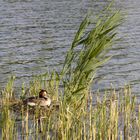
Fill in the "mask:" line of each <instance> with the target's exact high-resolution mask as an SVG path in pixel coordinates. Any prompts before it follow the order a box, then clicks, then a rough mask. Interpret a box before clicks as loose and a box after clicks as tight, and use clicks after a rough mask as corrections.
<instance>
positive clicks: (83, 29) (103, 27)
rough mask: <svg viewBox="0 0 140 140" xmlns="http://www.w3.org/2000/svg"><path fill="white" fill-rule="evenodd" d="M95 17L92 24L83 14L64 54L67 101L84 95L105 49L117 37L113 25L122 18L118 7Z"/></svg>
mask: <svg viewBox="0 0 140 140" xmlns="http://www.w3.org/2000/svg"><path fill="white" fill-rule="evenodd" d="M96 20H97V21H96V24H95V25H94V24H92V22H91V20H90V17H89V16H86V18H85V19H84V20H83V22H82V23H81V25H80V27H79V29H78V31H77V33H76V35H75V38H74V40H73V42H72V46H71V48H70V50H69V51H68V53H67V55H66V59H65V62H64V66H63V70H62V75H63V84H64V87H65V89H64V96H65V99H66V100H67V101H68V102H71V100H73V98H77V97H78V98H81V99H82V98H83V97H85V95H83V93H84V92H83V90H88V89H89V86H90V84H91V83H92V81H93V80H94V77H95V74H96V71H97V69H98V68H99V67H100V66H101V65H103V64H104V63H105V62H107V61H108V60H109V59H110V57H106V53H107V52H108V51H109V49H110V48H111V47H112V45H113V44H114V43H115V41H116V40H117V31H116V28H117V27H118V26H119V25H120V24H121V22H122V16H121V14H120V12H119V11H117V12H115V13H112V14H109V15H106V16H100V17H98V18H97V19H96ZM77 95H78V96H77Z"/></svg>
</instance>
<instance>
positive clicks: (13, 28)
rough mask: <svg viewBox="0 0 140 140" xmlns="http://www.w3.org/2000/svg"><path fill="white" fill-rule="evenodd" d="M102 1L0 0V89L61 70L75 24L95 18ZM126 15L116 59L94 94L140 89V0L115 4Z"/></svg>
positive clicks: (105, 70)
mask: <svg viewBox="0 0 140 140" xmlns="http://www.w3.org/2000/svg"><path fill="white" fill-rule="evenodd" d="M107 4H108V2H106V0H99V1H98V2H96V1H95V0H0V87H3V86H4V85H5V84H6V82H7V79H8V77H9V76H10V75H11V74H14V75H16V77H17V79H16V86H17V87H20V86H21V84H22V82H25V83H28V81H30V80H31V78H32V76H33V75H36V74H40V73H44V72H46V71H47V70H52V69H58V70H59V69H60V68H61V67H62V64H63V61H64V58H65V54H66V51H67V50H68V48H69V46H70V44H71V41H72V39H73V37H74V34H75V32H76V30H77V29H78V26H79V24H80V23H81V21H82V19H83V17H85V15H86V13H87V12H88V11H89V10H92V11H93V13H94V14H96V13H98V12H99V11H100V10H101V9H102V8H103V7H105V6H106V5H107ZM115 6H116V7H119V8H121V9H122V10H123V11H124V12H126V13H127V19H126V21H125V23H124V24H123V26H122V27H120V29H119V30H120V37H121V38H123V41H121V42H120V43H119V44H117V45H116V46H114V49H113V50H112V51H111V52H110V55H112V54H113V55H114V57H113V58H112V59H111V60H110V61H109V63H107V65H105V66H104V67H103V68H102V69H100V70H99V72H98V76H99V77H103V79H102V80H101V81H100V82H99V83H98V84H97V85H96V88H100V89H104V88H106V87H110V83H112V84H113V85H114V86H115V87H120V86H123V85H124V84H128V83H131V85H132V87H133V91H134V92H136V93H139V90H140V89H139V86H140V61H139V60H140V46H139V45H140V0H116V4H115Z"/></svg>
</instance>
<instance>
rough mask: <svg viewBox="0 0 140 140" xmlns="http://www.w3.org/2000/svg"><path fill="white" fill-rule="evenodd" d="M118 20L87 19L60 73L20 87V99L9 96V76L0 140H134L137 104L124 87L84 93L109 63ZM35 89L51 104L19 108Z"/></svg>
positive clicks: (138, 135)
mask: <svg viewBox="0 0 140 140" xmlns="http://www.w3.org/2000/svg"><path fill="white" fill-rule="evenodd" d="M107 10H108V9H107ZM122 19H123V18H122V15H121V14H120V12H119V11H114V12H111V11H109V12H107V14H103V15H102V16H97V17H96V18H95V20H94V21H96V22H94V23H93V22H92V20H91V19H90V18H89V16H87V17H86V18H85V19H84V20H83V22H82V23H81V25H80V27H79V29H78V31H77V33H76V35H75V38H74V40H73V42H72V45H71V47H70V49H69V50H68V53H67V54H66V58H65V61H64V65H63V68H62V71H60V72H59V73H58V72H56V71H52V72H47V73H45V74H42V75H40V76H37V77H35V78H34V80H33V81H32V82H31V83H30V86H29V88H28V89H27V88H26V87H25V86H24V84H23V85H22V90H21V92H20V95H18V96H20V99H19V98H18V99H17V97H16V95H15V94H14V86H13V85H14V80H15V77H11V79H10V80H9V82H8V84H7V86H6V88H5V89H4V90H3V91H2V96H1V101H0V103H1V106H0V107H1V114H0V117H1V119H0V129H1V135H0V136H1V139H3V140H10V139H11V140H17V139H26V140H28V139H39V140H129V139H131V140H132V139H140V106H139V105H138V104H136V97H135V96H134V95H132V93H131V88H130V87H129V86H125V87H124V88H123V89H121V90H119V91H116V90H115V89H111V90H110V91H105V92H104V93H102V94H101V93H93V92H92V91H91V90H90V89H91V86H92V84H93V82H94V78H95V75H96V71H97V70H98V69H99V68H100V66H101V65H103V64H104V63H105V62H107V61H108V60H109V59H110V57H107V56H106V53H107V52H108V51H109V50H110V49H111V47H112V45H113V44H114V43H115V42H116V41H118V38H117V30H116V29H117V27H118V26H119V25H120V24H121V23H122ZM95 23H96V24H95ZM40 89H46V90H47V91H48V93H49V94H50V96H51V99H52V101H53V105H52V106H51V107H50V108H45V107H44V108H42V107H36V108H33V107H29V106H26V107H25V106H24V105H23V104H22V100H23V99H24V98H26V97H27V96H32V95H37V94H38V93H39V90H40ZM57 103H58V105H57Z"/></svg>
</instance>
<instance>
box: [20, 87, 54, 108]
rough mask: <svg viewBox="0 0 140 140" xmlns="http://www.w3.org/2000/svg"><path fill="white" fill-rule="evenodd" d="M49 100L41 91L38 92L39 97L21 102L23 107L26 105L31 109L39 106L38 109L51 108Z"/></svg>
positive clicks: (44, 92) (45, 93)
mask: <svg viewBox="0 0 140 140" xmlns="http://www.w3.org/2000/svg"><path fill="white" fill-rule="evenodd" d="M51 102H52V101H51V98H50V97H49V95H48V93H47V91H46V90H44V89H41V90H40V92H39V96H35V97H29V98H27V99H25V100H23V104H24V105H28V106H31V107H35V106H40V107H46V106H47V107H50V106H51Z"/></svg>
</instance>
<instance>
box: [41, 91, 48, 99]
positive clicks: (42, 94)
mask: <svg viewBox="0 0 140 140" xmlns="http://www.w3.org/2000/svg"><path fill="white" fill-rule="evenodd" d="M39 98H44V99H48V98H49V97H48V94H47V91H46V90H44V89H41V91H40V92H39Z"/></svg>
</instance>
